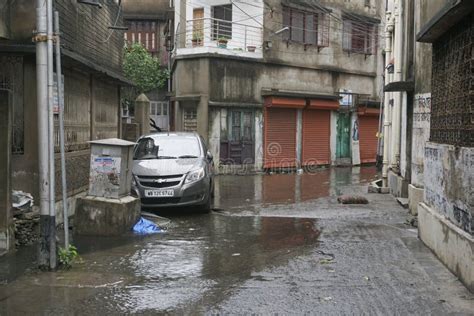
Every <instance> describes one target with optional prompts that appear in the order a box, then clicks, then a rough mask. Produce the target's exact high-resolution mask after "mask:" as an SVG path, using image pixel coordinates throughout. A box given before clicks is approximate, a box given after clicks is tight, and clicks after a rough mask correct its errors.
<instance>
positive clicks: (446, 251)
mask: <svg viewBox="0 0 474 316" xmlns="http://www.w3.org/2000/svg"><path fill="white" fill-rule="evenodd" d="M418 223H419V236H420V238H421V240H423V242H424V243H425V244H426V245H427V246H428V247H429V248H430V249H431V250H432V251H433V252H434V253H435V254H436V256H437V257H438V258H439V259H440V260H441V261H442V262H443V263H444V264H445V265H446V266H447V267H448V269H449V270H451V272H453V273H454V274H455V275H456V276H457V277H459V279H460V280H461V282H462V283H464V285H465V286H466V287H467V288H468V289H469V290H470V291H471V292H474V264H472V263H473V262H474V238H473V236H472V235H471V234H468V233H466V232H465V231H463V230H461V229H460V228H458V227H457V226H455V225H453V223H451V222H450V221H449V220H447V219H446V218H445V217H443V216H442V215H440V214H439V213H438V212H436V211H435V210H433V209H432V208H431V207H429V206H428V205H426V204H425V203H420V206H419V210H418Z"/></svg>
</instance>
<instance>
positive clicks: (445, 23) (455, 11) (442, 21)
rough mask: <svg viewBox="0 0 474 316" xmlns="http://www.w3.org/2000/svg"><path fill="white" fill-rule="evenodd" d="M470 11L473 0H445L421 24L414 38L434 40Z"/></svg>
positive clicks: (426, 41) (429, 41)
mask: <svg viewBox="0 0 474 316" xmlns="http://www.w3.org/2000/svg"><path fill="white" fill-rule="evenodd" d="M472 11H474V1H472V0H454V1H447V3H446V5H445V6H444V7H443V8H442V9H441V10H439V11H438V13H436V14H435V15H434V16H433V18H431V20H429V21H428V23H426V24H425V25H423V27H422V28H421V30H420V32H419V33H418V34H417V35H416V40H417V41H418V42H423V43H433V42H435V41H436V40H437V39H438V38H440V37H441V36H442V35H443V34H444V33H446V32H447V31H448V30H449V29H450V28H451V27H452V26H454V25H455V24H456V23H458V22H459V21H461V19H462V18H464V17H465V16H467V15H468V14H470V13H471V12H472Z"/></svg>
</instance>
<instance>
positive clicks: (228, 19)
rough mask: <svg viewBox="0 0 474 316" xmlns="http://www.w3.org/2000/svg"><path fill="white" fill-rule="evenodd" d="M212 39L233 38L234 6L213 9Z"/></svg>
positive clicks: (220, 6) (221, 6) (214, 7)
mask: <svg viewBox="0 0 474 316" xmlns="http://www.w3.org/2000/svg"><path fill="white" fill-rule="evenodd" d="M211 11H212V12H211V13H212V19H213V20H212V39H213V40H217V39H219V38H226V39H231V38H232V5H231V4H228V5H218V6H213V7H212V10H211Z"/></svg>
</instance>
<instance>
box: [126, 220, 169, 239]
mask: <svg viewBox="0 0 474 316" xmlns="http://www.w3.org/2000/svg"><path fill="white" fill-rule="evenodd" d="M132 230H133V232H134V233H136V234H141V235H146V234H156V233H162V232H163V230H162V229H161V228H160V227H158V225H156V224H155V223H153V222H152V221H149V220H147V219H145V218H143V217H140V220H139V221H138V222H137V223H136V224H135V226H133V229H132Z"/></svg>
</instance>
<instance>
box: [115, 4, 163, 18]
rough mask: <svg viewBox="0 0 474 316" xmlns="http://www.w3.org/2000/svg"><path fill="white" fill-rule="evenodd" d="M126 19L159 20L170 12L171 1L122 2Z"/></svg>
mask: <svg viewBox="0 0 474 316" xmlns="http://www.w3.org/2000/svg"><path fill="white" fill-rule="evenodd" d="M122 6H123V12H124V16H125V17H132V18H139V17H140V18H147V17H148V18H157V17H160V16H163V15H164V13H166V11H169V10H170V9H171V8H170V0H122Z"/></svg>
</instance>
